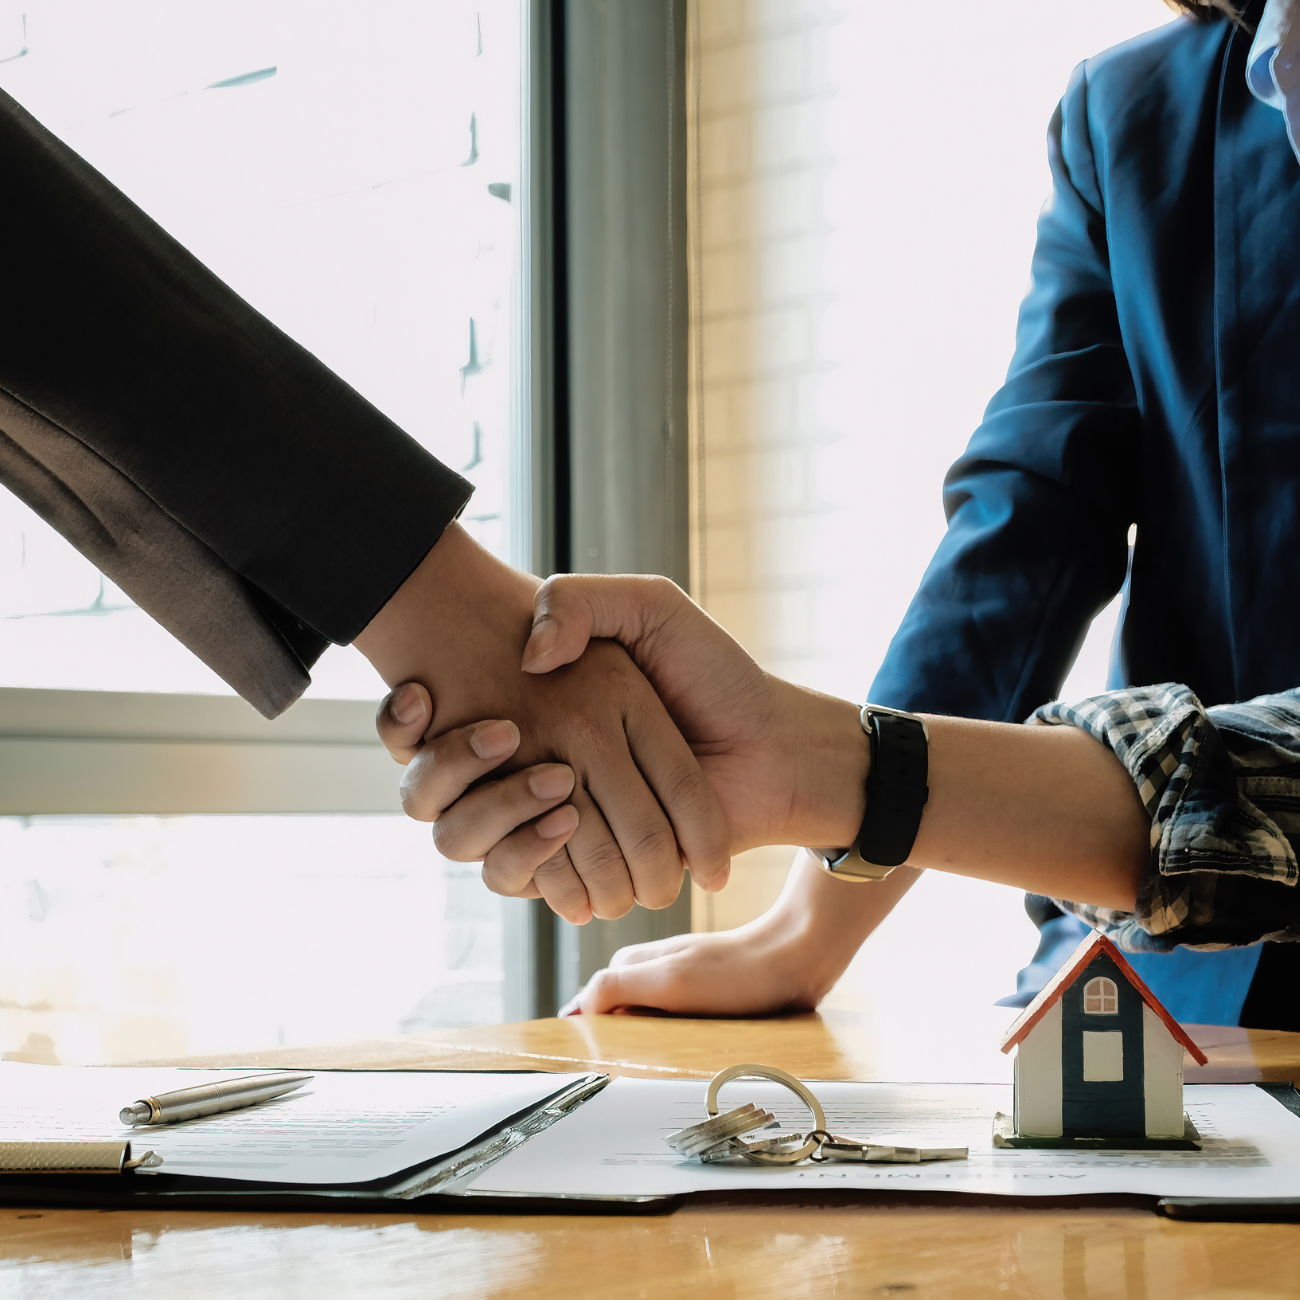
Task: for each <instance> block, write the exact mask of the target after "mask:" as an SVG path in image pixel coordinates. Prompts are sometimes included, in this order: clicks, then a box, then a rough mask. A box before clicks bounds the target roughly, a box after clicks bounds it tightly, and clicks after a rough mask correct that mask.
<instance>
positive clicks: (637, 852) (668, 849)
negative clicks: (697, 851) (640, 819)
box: [631, 819, 681, 867]
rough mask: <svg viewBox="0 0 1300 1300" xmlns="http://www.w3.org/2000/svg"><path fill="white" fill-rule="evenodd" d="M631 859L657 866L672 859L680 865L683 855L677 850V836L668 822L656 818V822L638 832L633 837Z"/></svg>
mask: <svg viewBox="0 0 1300 1300" xmlns="http://www.w3.org/2000/svg"><path fill="white" fill-rule="evenodd" d="M631 849H632V852H631V860H632V862H634V863H645V864H647V865H654V866H657V865H659V864H660V863H661V862H665V861H668V860H671V861H672V862H674V863H676V864H677V866H678V867H680V866H681V857H680V856H679V854H678V852H677V837H676V836H675V835H674V834H673V832H672V828H671V827H669V826H668V825H667V823H665V822H663V821H661V820H659V819H656V821H655V823H654V824H653V825H651V826H647V827H645V828H644V829H642V830H639V831H638V832H636V833H635V834H634V835H633V837H632V845H631Z"/></svg>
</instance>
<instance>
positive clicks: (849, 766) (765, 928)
mask: <svg viewBox="0 0 1300 1300" xmlns="http://www.w3.org/2000/svg"><path fill="white" fill-rule="evenodd" d="M536 604H537V618H536V620H535V622H534V629H533V634H532V636H531V637H530V639H529V643H528V646H527V648H526V650H525V652H524V661H525V667H526V669H527V670H528V671H530V672H533V673H547V672H551V671H553V670H554V669H555V668H557V667H559V666H560V665H563V664H568V663H572V662H573V661H574V660H576V659H578V658H579V656H581V655H582V654H583V653H584V650H585V648H586V647H587V645H588V641H589V639H590V638H592V637H596V636H601V637H615V638H617V639H618V640H619V641H621V642H622V643H623V644H624V645H626V646H627V648H628V650H629V651H630V653H631V654H632V656H633V657H634V659H635V660H636V661H637V663H638V664H639V666H640V667H641V668H642V670H643V671H644V672H645V674H646V676H647V677H648V678H649V679H650V681H651V683H652V684H653V685H654V687H655V689H656V690H657V691H658V692H659V693H660V696H661V698H662V699H663V701H664V703H665V705H666V706H667V707H668V709H669V711H670V713H671V714H672V715H673V718H674V720H675V721H676V722H677V724H678V726H679V727H680V728H681V730H682V734H683V735H684V736H685V737H686V738H687V740H688V741H689V742H690V744H691V748H692V749H693V750H694V752H695V753H696V755H697V756H698V758H699V761H700V766H701V768H702V769H703V770H704V771H705V772H706V773H707V774H708V777H709V780H710V781H711V782H712V783H713V785H714V788H715V790H716V791H717V794H718V798H719V800H720V802H721V805H722V808H723V811H724V813H725V815H726V819H727V826H728V829H729V832H730V835H731V847H732V851H733V852H736V851H738V850H740V849H742V848H747V847H750V846H753V845H757V844H765V843H767V844H788V843H806V844H814V845H819V846H826V847H831V846H839V845H844V844H849V843H852V842H853V840H854V839H855V838H856V835H857V830H858V826H859V824H860V823H861V820H862V815H863V811H864V807H865V794H864V789H865V782H866V776H867V770H868V766H869V752H868V748H867V744H866V740H865V737H864V736H863V733H862V730H861V727H860V724H859V721H858V711H857V707H856V706H855V705H852V704H850V703H848V702H846V701H842V700H833V699H830V698H829V697H826V696H823V695H818V694H816V693H815V692H812V691H806V690H803V689H802V688H800V687H796V686H793V685H792V684H790V683H787V682H783V681H781V680H780V679H779V678H775V677H772V676H771V675H770V674H766V673H764V672H762V670H761V669H759V668H758V666H757V665H756V664H754V662H753V660H752V659H750V658H749V656H748V655H746V654H745V653H744V651H743V650H742V649H741V647H740V646H739V645H738V644H737V643H736V642H735V641H733V640H732V639H731V638H730V637H729V636H728V635H727V634H726V633H725V632H723V630H722V629H721V628H720V627H718V625H717V624H716V623H714V622H713V621H712V620H711V619H709V618H708V616H707V615H706V614H704V612H703V611H702V610H700V609H699V607H698V606H696V605H695V604H694V603H693V602H692V601H690V600H689V598H688V597H686V596H685V595H684V594H683V593H682V592H681V591H680V590H679V589H678V588H676V587H675V586H673V584H671V583H669V582H667V581H665V580H663V579H654V578H596V577H590V578H589V577H565V578H559V579H552V580H551V581H550V582H548V583H546V584H543V586H542V587H541V588H540V589H539V591H538V593H537V602H536ZM929 721H930V775H929V785H930V802H929V804H928V805H927V807H926V812H925V815H924V817H923V818H922V822H921V829H920V832H919V834H918V836H917V840H916V844H915V846H914V849H913V852H912V855H911V857H910V858H909V859H908V866H909V867H911V868H913V870H910V871H909V870H906V869H904V870H900V871H897V872H895V873H894V874H893V875H891V876H890V877H889V878H888V879H887V880H886V881H884V882H881V883H878V884H850V883H845V882H844V881H842V880H839V879H836V878H834V877H831V876H829V875H827V874H826V873H825V872H823V871H821V870H820V868H818V867H817V866H816V865H815V860H814V859H813V858H812V856H811V855H810V854H807V853H804V854H801V855H800V858H799V859H798V860H797V861H796V864H795V867H794V869H793V870H792V872H791V876H790V879H789V881H788V882H787V885H786V889H785V891H784V892H783V894H782V897H781V899H780V900H779V901H778V903H777V904H776V905H775V906H774V908H773V909H772V910H771V911H770V912H769V913H767V915H766V916H764V917H762V918H760V919H759V920H758V921H756V922H753V923H752V924H751V925H750V926H745V927H742V928H741V929H739V930H736V931H732V932H730V933H729V934H720V935H717V934H715V935H690V936H680V937H678V938H675V939H669V940H662V941H660V942H658V943H653V944H641V945H637V946H636V947H634V948H629V949H625V950H624V951H623V952H621V953H620V954H619V955H618V956H617V957H616V959H615V962H614V964H613V965H612V966H611V967H610V969H608V970H606V971H602V972H600V974H598V975H597V976H596V977H595V978H594V979H593V981H592V982H591V984H590V985H589V986H588V988H587V989H586V990H585V991H584V993H583V994H582V996H581V999H580V1003H581V1007H582V1009H583V1010H587V1011H604V1010H610V1009H613V1008H615V1007H618V1006H631V1005H644V1006H653V1007H660V1008H662V1009H664V1010H673V1011H683V1012H687V1011H690V1012H697V1013H711V1014H747V1013H755V1012H761V1011H771V1010H778V1009H782V1008H788V1007H803V1006H811V1005H815V1004H816V1002H817V1000H818V999H819V998H820V997H821V996H822V995H823V994H824V993H825V992H826V991H827V990H828V989H829V988H830V986H831V984H833V983H834V981H835V979H836V978H838V976H839V974H840V973H841V972H842V971H843V969H844V967H845V966H846V965H847V964H848V961H849V960H850V959H851V958H852V955H853V953H854V952H855V951H856V950H857V947H858V946H859V945H860V943H861V942H862V941H863V939H865V938H866V936H867V935H868V934H870V932H871V930H872V929H874V927H875V926H876V925H877V924H879V922H880V921H881V920H882V919H883V918H884V916H885V915H887V914H888V912H889V910H890V909H891V908H892V907H893V905H894V903H895V902H896V901H897V899H898V898H899V897H901V896H902V894H903V893H904V892H905V891H906V889H907V888H908V886H909V885H910V884H911V882H912V881H913V880H914V879H915V878H916V875H917V871H916V870H915V869H916V868H921V867H926V866H928V867H933V868H937V869H940V870H945V871H950V872H954V873H956V874H961V875H968V876H974V877H978V878H981V879H986V880H993V881H997V882H1000V883H1005V884H1011V885H1015V886H1017V887H1019V888H1023V889H1028V890H1031V891H1033V892H1036V893H1045V894H1050V895H1053V896H1056V897H1072V898H1075V899H1078V900H1081V901H1085V902H1093V903H1096V904H1098V905H1101V906H1107V907H1115V908H1131V907H1132V906H1133V902H1134V898H1135V894H1136V888H1137V881H1138V878H1139V876H1140V874H1141V872H1142V869H1143V867H1144V866H1145V864H1146V860H1147V852H1148V840H1149V829H1150V828H1149V821H1148V819H1147V816H1146V813H1145V811H1144V809H1143V808H1142V805H1141V803H1140V801H1139V800H1138V798H1137V795H1136V792H1135V790H1134V788H1133V784H1132V782H1131V781H1130V779H1129V777H1128V774H1127V772H1126V771H1125V769H1124V767H1123V765H1122V764H1121V763H1120V762H1119V760H1118V759H1116V758H1115V756H1114V755H1113V754H1112V753H1111V752H1110V751H1109V750H1107V749H1106V748H1104V747H1103V746H1102V745H1100V744H1098V743H1097V742H1096V741H1095V740H1093V739H1092V738H1091V737H1090V736H1088V735H1087V734H1086V733H1084V732H1082V731H1079V730H1076V729H1074V728H1069V727H1020V726H1009V725H1006V724H999V723H986V722H974V721H969V720H966V719H958V718H931V719H930V720H929ZM380 730H381V735H383V737H384V740H385V743H386V744H387V745H388V746H389V748H390V749H391V750H393V751H394V752H395V753H400V752H401V747H402V745H403V744H409V743H411V742H412V741H413V740H415V739H418V736H419V735H420V734H422V733H421V732H420V730H419V723H418V721H415V722H412V723H410V724H408V727H407V728H406V730H405V732H403V729H402V728H401V727H399V726H398V725H397V724H396V723H395V722H394V721H393V720H392V719H391V717H390V716H385V715H384V714H383V713H382V711H381V727H380ZM436 769H437V763H434V764H432V765H431V766H430V767H428V768H425V769H421V770H419V771H417V772H416V773H415V774H414V776H413V778H412V780H411V781H410V782H409V783H408V798H410V799H412V800H421V801H423V802H422V803H421V807H422V810H423V813H424V815H426V816H430V817H437V818H438V820H439V824H440V826H441V827H442V828H443V829H442V833H441V835H440V838H439V847H440V848H442V849H443V850H444V852H446V851H447V850H450V853H449V856H452V857H455V858H461V859H463V860H473V859H474V858H475V857H477V856H481V855H482V852H483V850H484V847H485V846H486V851H487V861H488V862H491V861H492V860H493V855H494V854H496V853H498V852H499V851H500V850H501V849H508V850H509V849H510V846H516V848H517V846H519V845H521V844H522V845H529V846H531V854H532V857H534V858H540V857H541V855H542V854H543V852H544V846H539V845H537V843H536V840H537V838H538V837H539V836H540V835H541V834H542V832H543V829H544V828H545V825H546V822H547V816H549V814H548V815H547V816H543V817H542V819H541V821H539V822H537V823H536V824H535V825H534V824H530V822H531V819H532V818H535V817H536V816H537V814H538V813H545V808H543V807H542V806H541V804H540V801H539V802H537V803H530V802H529V797H530V796H529V795H528V794H525V793H524V792H523V791H522V788H521V785H520V782H521V781H524V782H526V781H527V779H528V773H526V772H524V773H516V774H515V775H514V776H512V777H508V778H506V780H505V781H501V782H493V783H488V784H486V785H482V786H480V787H478V788H477V789H475V790H474V791H472V792H471V793H470V794H469V795H467V796H466V797H465V798H464V799H463V800H462V801H461V802H460V803H459V804H458V803H456V802H455V796H456V794H458V793H459V791H460V790H464V789H465V788H466V787H467V786H468V785H469V784H470V783H471V782H473V781H475V780H478V779H480V778H481V777H482V776H483V775H484V774H485V773H486V772H487V771H489V770H490V764H489V763H488V762H487V761H486V760H483V759H478V758H477V757H476V756H472V755H468V756H467V754H466V753H465V751H464V749H463V747H462V749H461V750H459V751H458V752H454V753H453V752H451V751H450V749H449V750H448V753H447V756H446V758H445V761H443V762H442V774H441V777H440V778H434V777H433V776H431V775H430V773H431V772H432V771H435V770H436ZM560 802H561V801H560V800H558V799H557V800H555V801H554V803H555V804H558V803H560ZM550 806H554V804H552V805H550ZM530 836H531V837H532V839H531V840H530ZM527 860H528V857H527V855H524V857H523V858H518V857H517V858H516V865H517V866H518V865H522V864H524V863H526V861H527ZM522 874H523V873H522V872H520V875H521V876H522Z"/></svg>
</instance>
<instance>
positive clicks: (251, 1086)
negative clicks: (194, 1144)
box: [119, 1072, 314, 1125]
mask: <svg viewBox="0 0 1300 1300" xmlns="http://www.w3.org/2000/svg"><path fill="white" fill-rule="evenodd" d="M313 1077H314V1076H313V1075H310V1074H297V1073H288V1074H286V1073H283V1072H281V1073H277V1074H253V1075H245V1076H244V1077H243V1078H242V1079H221V1080H219V1081H218V1082H217V1083H201V1084H199V1085H198V1086H197V1087H195V1088H178V1089H177V1090H176V1091H175V1092H164V1093H160V1094H159V1095H158V1096H157V1097H145V1098H143V1099H142V1100H141V1101H136V1102H132V1103H131V1105H129V1106H123V1107H122V1111H121V1114H120V1115H119V1118H120V1119H121V1121H122V1123H123V1124H131V1125H138V1124H169V1123H172V1122H174V1121H176V1120H181V1119H197V1118H198V1117H199V1116H200V1115H216V1114H218V1113H219V1112H221V1111H223V1110H238V1109H239V1108H240V1107H241V1106H253V1105H256V1103H257V1102H259V1101H269V1100H270V1099H271V1098H272V1097H278V1096H280V1095H281V1094H282V1093H286V1092H292V1091H293V1090H294V1089H295V1088H301V1087H302V1085H303V1084H304V1083H308V1082H310V1081H311V1079H312V1078H313Z"/></svg>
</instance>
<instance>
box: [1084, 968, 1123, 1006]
mask: <svg viewBox="0 0 1300 1300" xmlns="http://www.w3.org/2000/svg"><path fill="white" fill-rule="evenodd" d="M1094 1002H1095V1003H1096V1004H1097V1005H1096V1006H1095V1007H1093V1006H1091V1005H1089V1004H1090V1003H1094ZM1083 1014H1084V1015H1085V1016H1117V1015H1119V985H1118V984H1116V983H1115V981H1114V980H1113V979H1111V978H1110V977H1109V976H1107V975H1094V976H1093V977H1092V979H1090V980H1089V981H1088V982H1087V983H1086V984H1085V985H1084V986H1083Z"/></svg>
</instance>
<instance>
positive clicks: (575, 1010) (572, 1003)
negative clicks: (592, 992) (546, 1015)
mask: <svg viewBox="0 0 1300 1300" xmlns="http://www.w3.org/2000/svg"><path fill="white" fill-rule="evenodd" d="M579 996H581V995H579ZM555 1014H556V1015H557V1016H580V1015H582V1007H581V1006H580V1005H579V1004H578V999H577V998H570V999H569V1000H568V1001H567V1002H566V1003H565V1004H564V1005H563V1006H562V1007H561V1008H560V1009H559V1010H558V1011H557V1012H556V1013H555Z"/></svg>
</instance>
